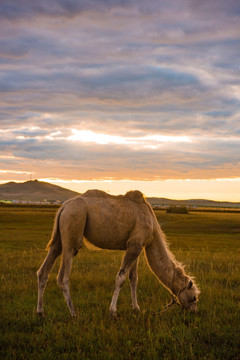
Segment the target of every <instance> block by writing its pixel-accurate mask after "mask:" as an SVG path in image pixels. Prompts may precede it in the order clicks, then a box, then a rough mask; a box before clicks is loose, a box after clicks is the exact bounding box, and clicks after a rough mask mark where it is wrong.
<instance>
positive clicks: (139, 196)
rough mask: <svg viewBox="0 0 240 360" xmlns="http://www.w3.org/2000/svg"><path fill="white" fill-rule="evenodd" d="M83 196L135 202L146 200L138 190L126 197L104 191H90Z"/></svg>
mask: <svg viewBox="0 0 240 360" xmlns="http://www.w3.org/2000/svg"><path fill="white" fill-rule="evenodd" d="M82 196H86V197H103V198H106V197H112V198H119V200H120V199H124V198H127V199H129V200H132V201H135V202H145V198H144V196H143V194H142V193H141V191H138V190H132V191H128V192H127V193H126V194H125V195H119V196H114V195H109V194H107V193H105V192H104V191H102V190H88V191H86V192H85V193H84V194H83V195H82Z"/></svg>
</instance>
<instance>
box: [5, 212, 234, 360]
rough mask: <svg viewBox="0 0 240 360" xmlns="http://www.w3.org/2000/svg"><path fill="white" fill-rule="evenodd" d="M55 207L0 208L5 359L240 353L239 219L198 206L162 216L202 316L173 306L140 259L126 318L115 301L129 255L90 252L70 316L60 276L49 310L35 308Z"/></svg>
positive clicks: (82, 257) (49, 293) (125, 302)
mask: <svg viewBox="0 0 240 360" xmlns="http://www.w3.org/2000/svg"><path fill="white" fill-rule="evenodd" d="M55 211H56V209H54V208H37V207H36V208H34V207H33V208H21V207H16V208H14V207H6V208H0V301H1V302H0V306H1V308H0V324H1V325H0V326H1V340H0V354H1V355H0V357H1V358H2V359H48V360H49V359H98V360H101V359H106V360H108V359H116V360H118V359H124V360H127V359H143V360H148V359H149V360H155V359H163V360H164V359H181V360H187V359H206V360H210V359H224V360H227V359H232V360H237V359H240V353H239V350H240V311H239V310H240V306H239V305H240V276H239V268H240V251H239V250H240V249H239V247H240V221H239V220H240V217H239V214H234V213H208V212H201V213H200V212H199V213H198V212H194V213H189V214H186V215H178V214H166V213H165V212H162V211H161V212H160V211H157V212H156V215H157V217H158V220H159V222H160V224H161V225H162V228H163V230H164V231H165V233H166V234H167V237H168V240H169V242H170V243H171V250H172V252H173V253H174V254H175V256H176V258H177V259H178V260H179V261H182V262H183V263H184V264H186V271H187V272H190V273H191V274H192V275H194V276H195V277H196V280H197V282H198V284H199V285H200V288H201V291H202V293H201V297H200V301H199V313H198V314H196V315H192V314H189V313H187V312H184V311H182V310H181V309H180V308H178V307H172V308H171V309H169V311H167V312H164V313H160V311H161V309H162V308H163V307H164V305H166V304H167V302H168V301H169V300H170V297H169V294H168V292H167V291H166V289H164V288H163V287H162V286H161V285H160V284H159V282H158V281H157V279H156V278H155V277H154V276H153V275H152V273H151V272H150V271H149V269H148V268H147V265H146V262H145V259H144V256H142V257H141V259H140V266H139V287H138V297H139V303H140V306H141V309H142V312H141V313H140V314H139V315H134V314H133V313H132V312H131V306H130V291H129V287H128V284H127V283H126V284H125V286H124V287H123V289H122V292H121V294H120V298H119V308H118V310H119V318H118V319H117V320H113V319H111V317H110V315H109V313H108V307H109V303H110V300H111V296H112V291H113V287H114V281H115V275H116V273H117V270H118V267H119V265H120V261H121V257H122V252H117V251H93V250H92V251H90V250H88V249H86V248H84V249H82V251H81V252H80V253H79V254H78V256H77V257H76V259H75V261H74V265H73V271H72V278H71V292H72V298H73V301H74V304H75V308H76V309H77V311H78V316H77V318H76V319H72V318H71V317H70V315H69V313H68V310H67V307H66V305H65V303H64V300H63V297H62V294H61V292H60V290H59V288H58V286H57V284H56V281H55V278H56V274H57V270H58V266H59V260H57V264H56V265H55V266H54V268H53V271H52V273H51V275H50V278H49V282H48V286H47V289H46V293H45V311H46V316H45V317H44V318H39V317H38V316H37V315H36V314H35V310H36V301H37V284H36V270H37V269H38V267H39V266H40V264H41V263H42V261H43V258H44V257H45V255H46V252H45V250H44V248H45V245H46V243H47V242H48V240H49V237H50V233H51V228H52V223H53V218H54V213H55Z"/></svg>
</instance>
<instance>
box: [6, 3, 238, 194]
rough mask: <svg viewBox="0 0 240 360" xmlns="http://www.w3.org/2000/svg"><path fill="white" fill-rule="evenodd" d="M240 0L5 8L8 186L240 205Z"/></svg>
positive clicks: (9, 6)
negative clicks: (45, 185)
mask: <svg viewBox="0 0 240 360" xmlns="http://www.w3.org/2000/svg"><path fill="white" fill-rule="evenodd" d="M239 59H240V2H239V0H228V1H225V0H201V1H199V0H178V1H177V0H168V1H161V0H160V1H158V0H148V1H146V0H139V1H137V0H51V1H49V0H41V1H32V0H17V1H16V0H1V1H0V183H5V182H8V181H19V182H20V181H27V180H29V179H38V180H42V181H49V182H51V183H54V184H57V185H60V186H63V187H67V188H70V189H72V190H76V191H79V192H84V191H86V190H87V189H89V188H99V189H103V190H105V191H107V192H109V193H112V194H122V193H125V192H126V191H128V190H130V189H139V190H141V191H143V193H144V194H145V195H146V196H158V197H169V198H174V199H190V198H207V199H213V200H229V201H240V61H239Z"/></svg>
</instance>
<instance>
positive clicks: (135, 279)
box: [129, 258, 140, 311]
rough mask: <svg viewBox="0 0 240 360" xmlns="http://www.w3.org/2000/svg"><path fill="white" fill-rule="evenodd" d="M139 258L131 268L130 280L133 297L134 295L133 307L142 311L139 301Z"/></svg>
mask: <svg viewBox="0 0 240 360" xmlns="http://www.w3.org/2000/svg"><path fill="white" fill-rule="evenodd" d="M138 259H139V258H137V260H136V261H135V262H134V264H133V266H132V268H131V270H130V271H129V281H130V288H131V297H132V308H133V310H134V311H140V307H139V305H138V301H137V283H138V272H137V268H138Z"/></svg>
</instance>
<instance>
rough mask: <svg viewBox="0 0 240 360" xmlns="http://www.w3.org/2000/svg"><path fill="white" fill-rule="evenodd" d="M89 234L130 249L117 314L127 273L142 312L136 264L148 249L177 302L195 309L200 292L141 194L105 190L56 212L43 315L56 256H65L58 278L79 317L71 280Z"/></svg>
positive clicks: (42, 280) (103, 244)
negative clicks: (118, 193) (75, 258)
mask: <svg viewBox="0 0 240 360" xmlns="http://www.w3.org/2000/svg"><path fill="white" fill-rule="evenodd" d="M84 237H85V238H86V239H87V240H88V241H89V242H90V243H92V244H93V245H94V246H97V247H99V248H102V249H109V250H125V255H124V257H123V260H122V263H121V266H120V269H119V272H118V274H117V276H116V283H115V290H114V293H113V297H112V301H111V305H110V312H111V314H112V315H114V316H115V315H116V313H117V300H118V296H119V292H120V289H121V287H122V285H123V283H124V281H125V279H126V277H127V275H128V276H129V280H130V287H131V296H132V307H133V309H134V310H139V305H138V302H137V295H136V289H137V280H138V277H137V264H138V257H139V255H140V253H141V252H142V250H143V249H145V255H146V258H147V261H148V265H149V267H150V269H151V270H152V271H153V273H154V274H155V275H156V276H157V278H158V279H159V280H160V281H161V283H162V284H163V285H164V286H165V287H166V288H167V289H168V290H169V291H170V292H171V294H172V295H173V296H175V298H176V299H177V301H178V303H179V304H180V305H181V306H182V307H183V308H186V309H187V308H188V309H190V310H193V311H196V309H197V305H196V302H197V296H198V294H199V290H198V288H197V286H196V285H195V284H194V282H193V279H192V278H190V277H189V276H187V275H186V274H185V272H184V269H183V266H182V265H181V264H180V263H178V262H177V261H176V260H175V258H174V256H173V255H172V253H171V252H170V250H169V249H168V246H167V244H166V241H165V237H164V234H163V232H162V231H161V228H160V226H159V224H158V221H157V219H156V217H155V214H154V212H153V210H152V208H151V206H150V205H149V204H148V203H147V201H146V200H145V198H144V197H143V195H142V193H141V192H140V191H130V192H128V193H127V194H126V195H120V196H112V195H108V194H106V193H105V192H103V191H99V190H89V191H87V192H86V193H85V194H83V195H81V196H78V197H76V198H74V199H70V200H68V201H66V202H65V203H64V204H63V206H62V207H61V208H60V209H59V211H58V213H57V215H56V218H55V223H54V228H53V232H52V238H51V240H50V242H49V244H48V246H47V249H48V254H47V257H46V258H45V260H44V262H43V264H42V266H41V267H40V269H39V270H38V272H37V276H38V306H37V312H38V313H39V314H43V311H44V310H43V293H44V289H45V285H46V282H47V279H48V275H49V272H50V271H51V268H52V266H53V264H54V262H55V260H56V258H57V257H58V256H59V255H60V254H62V262H61V266H60V270H59V273H58V279H57V281H58V284H59V286H60V288H61V289H62V291H63V295H64V298H65V300H66V302H67V305H68V308H69V311H70V313H71V315H72V316H75V311H74V307H73V304H72V300H71V296H70V291H69V278H70V271H71V266H72V261H73V258H74V256H76V254H77V253H78V251H79V249H80V248H81V246H82V243H83V238H84Z"/></svg>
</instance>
